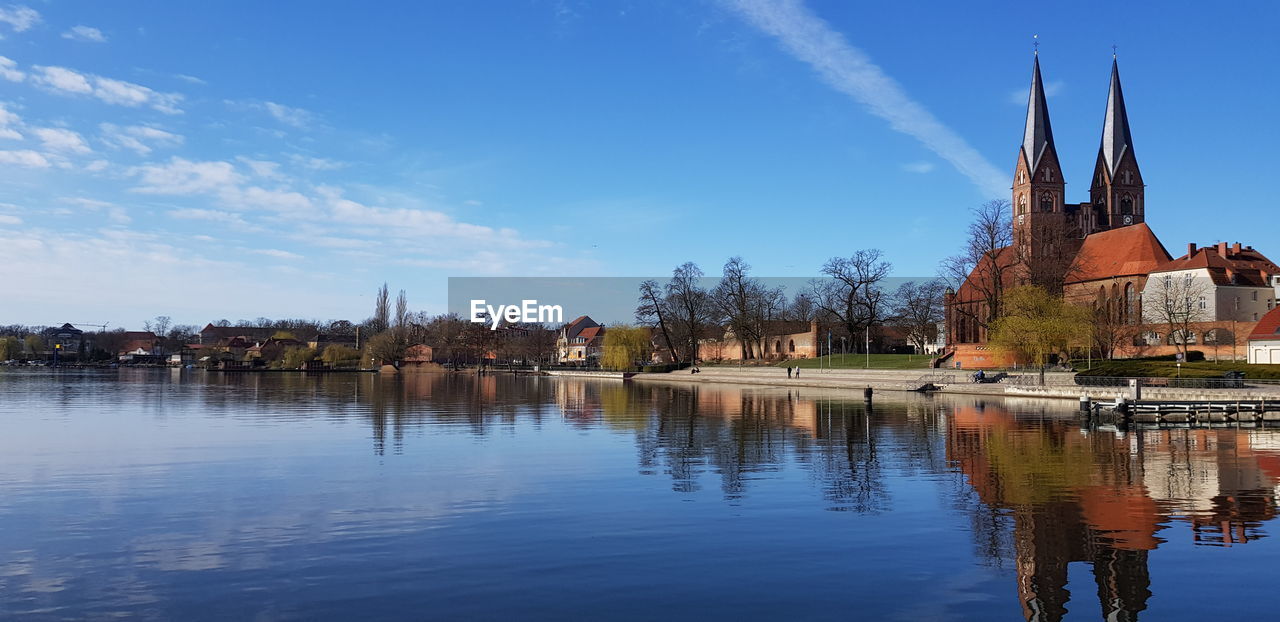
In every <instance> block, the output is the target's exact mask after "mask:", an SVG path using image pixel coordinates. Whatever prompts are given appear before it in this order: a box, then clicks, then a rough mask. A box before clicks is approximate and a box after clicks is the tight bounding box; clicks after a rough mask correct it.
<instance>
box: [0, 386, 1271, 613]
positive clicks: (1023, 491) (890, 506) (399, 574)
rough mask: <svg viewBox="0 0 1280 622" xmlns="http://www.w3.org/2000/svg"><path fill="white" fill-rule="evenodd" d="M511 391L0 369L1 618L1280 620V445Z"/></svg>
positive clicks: (1067, 423) (940, 410) (1028, 410)
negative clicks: (1279, 505)
mask: <svg viewBox="0 0 1280 622" xmlns="http://www.w3.org/2000/svg"><path fill="white" fill-rule="evenodd" d="M1074 409H1075V404H1074V403H1072V402H1058V401H1035V400H1015V399H1001V398H980V397H972V396H966V397H959V396H955V397H950V396H933V397H927V396H917V395H889V394H882V395H878V396H877V399H876V402H875V404H874V406H873V407H872V408H867V407H866V406H865V405H864V404H863V402H862V396H861V395H860V394H851V393H849V392H840V391H831V390H820V389H799V390H787V389H785V388H784V389H778V388H754V387H745V386H731V385H725V386H711V385H701V386H699V385H681V384H676V383H660V382H628V383H623V382H621V381H615V380H593V379H571V378H541V377H529V376H509V375H491V376H474V375H453V374H450V375H420V376H405V377H398V378H397V377H380V376H376V375H371V374H329V375H315V376H309V375H303V374H301V373H262V374H248V373H245V374H234V373H212V372H202V371H193V370H132V369H122V370H117V371H74V370H67V371H58V370H35V371H28V370H0V618H4V619H32V620H61V619H86V618H91V619H102V618H111V617H128V618H133V619H156V620H177V619H182V620H196V619H254V620H277V619H278V620H299V619H307V620H311V619H332V620H350V619H438V620H463V619H465V620H509V619H536V620H564V619H608V620H655V619H675V620H689V619H697V620H708V619H809V620H826V619H831V620H836V619H840V620H847V619H867V620H921V619H929V620H946V619H957V620H1022V619H1035V620H1059V619H1066V620H1096V619H1102V618H1105V617H1109V618H1110V619H1115V620H1133V619H1150V620H1205V619H1253V618H1257V619H1274V617H1275V611H1276V607H1277V605H1280V595H1277V593H1276V592H1275V591H1273V590H1272V589H1271V586H1270V584H1269V579H1270V578H1271V577H1270V572H1272V571H1273V570H1274V569H1275V568H1276V562H1277V561H1280V544H1277V539H1276V538H1275V537H1273V536H1274V534H1273V533H1272V532H1273V530H1274V529H1275V528H1276V524H1275V523H1274V522H1273V520H1274V518H1275V517H1276V491H1277V484H1278V483H1280V431H1277V430H1271V429H1236V428H1223V429H1214V430H1190V429H1174V430H1131V431H1128V432H1125V431H1118V430H1114V429H1110V430H1105V429H1086V428H1082V426H1081V425H1080V423H1079V421H1078V420H1077V419H1076V417H1075V412H1074Z"/></svg>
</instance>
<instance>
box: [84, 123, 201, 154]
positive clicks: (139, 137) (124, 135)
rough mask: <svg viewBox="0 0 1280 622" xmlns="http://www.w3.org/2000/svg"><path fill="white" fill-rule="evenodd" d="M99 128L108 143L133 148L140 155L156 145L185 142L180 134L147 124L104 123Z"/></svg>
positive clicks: (172, 145) (169, 145)
mask: <svg viewBox="0 0 1280 622" xmlns="http://www.w3.org/2000/svg"><path fill="white" fill-rule="evenodd" d="M98 129H100V130H102V140H103V141H104V142H106V143H107V144H109V145H112V146H114V147H121V148H124V149H129V150H132V151H134V152H135V153H137V154H138V155H147V154H149V153H151V150H152V149H154V148H155V147H176V146H178V145H181V144H182V142H183V137H182V136H181V135H180V134H174V133H173V132H166V131H164V130H162V129H159V128H154V127H151V126H147V125H127V126H119V125H116V124H114V123H103V124H101V125H99V126H98Z"/></svg>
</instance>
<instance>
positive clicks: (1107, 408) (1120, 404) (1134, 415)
mask: <svg viewBox="0 0 1280 622" xmlns="http://www.w3.org/2000/svg"><path fill="white" fill-rule="evenodd" d="M1081 408H1082V409H1087V410H1088V411H1089V418H1090V420H1091V421H1097V422H1099V423H1107V422H1115V423H1126V424H1127V423H1143V424H1165V423H1168V424H1180V425H1193V426H1194V425H1212V424H1239V423H1249V424H1261V423H1268V422H1275V423H1280V399H1277V400H1267V399H1262V400H1130V401H1126V400H1117V401H1116V402H1114V403H1092V404H1090V405H1088V406H1086V405H1085V404H1083V403H1082V404H1081Z"/></svg>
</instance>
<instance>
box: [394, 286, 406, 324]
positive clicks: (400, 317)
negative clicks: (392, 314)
mask: <svg viewBox="0 0 1280 622" xmlns="http://www.w3.org/2000/svg"><path fill="white" fill-rule="evenodd" d="M408 325H409V299H408V298H406V297H405V295H404V290H403V289H402V290H400V294H399V295H397V296H396V319H395V327H396V328H397V329H400V330H403V329H405V328H407V327H408Z"/></svg>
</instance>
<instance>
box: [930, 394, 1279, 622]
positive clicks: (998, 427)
mask: <svg viewBox="0 0 1280 622" xmlns="http://www.w3.org/2000/svg"><path fill="white" fill-rule="evenodd" d="M1263 438H1265V437H1262V436H1259V437H1256V438H1255V437H1254V436H1253V435H1251V433H1249V432H1246V431H1239V430H1225V429H1224V430H1147V431H1137V432H1134V433H1131V434H1129V435H1127V436H1125V435H1122V434H1119V433H1115V434H1112V433H1106V432H1097V431H1094V432H1091V433H1089V434H1088V435H1081V434H1080V431H1079V428H1078V427H1077V426H1076V425H1075V424H1074V423H1073V422H1068V421H1042V422H1037V423H1036V424H1035V425H1029V424H1028V423H1017V422H1015V417H1014V415H1013V414H1011V413H1009V412H1008V411H1006V410H1004V409H1002V408H999V407H994V406H986V407H968V408H959V409H957V410H956V411H955V413H954V415H953V419H952V424H951V426H950V429H949V431H948V439H947V455H948V458H949V459H950V460H951V461H952V462H953V463H954V464H955V465H957V467H958V468H959V470H960V471H961V472H962V473H963V474H964V475H965V477H966V479H967V480H968V482H969V484H970V485H971V486H972V487H973V489H974V490H975V491H976V493H977V494H978V496H979V498H980V499H981V501H982V502H983V504H984V505H986V506H987V507H988V508H989V509H990V510H991V511H993V512H1000V513H1003V514H1005V515H1007V516H1010V517H1011V519H1012V525H1013V530H1014V537H1013V548H1014V551H1013V560H1014V566H1015V569H1016V571H1017V575H1018V579H1017V581H1018V596H1019V600H1020V602H1021V604H1022V608H1023V613H1024V615H1025V616H1026V618H1027V619H1028V620H1058V619H1061V618H1062V617H1063V616H1064V615H1065V614H1066V612H1067V602H1068V600H1069V599H1070V597H1071V594H1070V592H1069V591H1068V590H1067V580H1068V577H1067V567H1068V564H1070V563H1072V562H1085V563H1089V564H1091V565H1092V566H1093V575H1094V581H1095V583H1096V585H1097V590H1098V600H1099V604H1100V605H1101V607H1102V614H1103V616H1104V617H1105V618H1106V619H1109V620H1133V619H1137V615H1138V612H1140V611H1142V610H1144V609H1146V606H1147V599H1148V598H1149V597H1150V596H1151V590H1150V585H1151V578H1150V574H1149V572H1148V569H1147V556H1148V554H1149V552H1150V551H1152V550H1155V549H1156V547H1157V546H1158V545H1159V544H1160V543H1161V542H1163V541H1164V538H1169V537H1172V533H1171V532H1166V533H1164V534H1161V537H1158V536H1157V532H1160V531H1161V530H1162V529H1166V527H1167V526H1166V525H1164V524H1162V523H1163V522H1165V521H1166V520H1167V519H1168V518H1175V519H1178V518H1180V519H1184V520H1186V521H1187V522H1188V523H1189V524H1190V527H1191V536H1192V537H1193V538H1194V540H1195V541H1196V542H1197V543H1200V544H1226V545H1230V544H1236V543H1244V542H1248V541H1249V540H1251V539H1255V538H1258V537H1261V533H1260V530H1259V525H1260V523H1261V522H1262V521H1266V520H1270V519H1271V518H1273V517H1275V515H1276V499H1275V494H1276V487H1277V483H1278V482H1280V447H1275V448H1272V447H1261V446H1254V442H1255V440H1258V445H1262V444H1263V441H1261V440H1259V439H1263Z"/></svg>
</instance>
